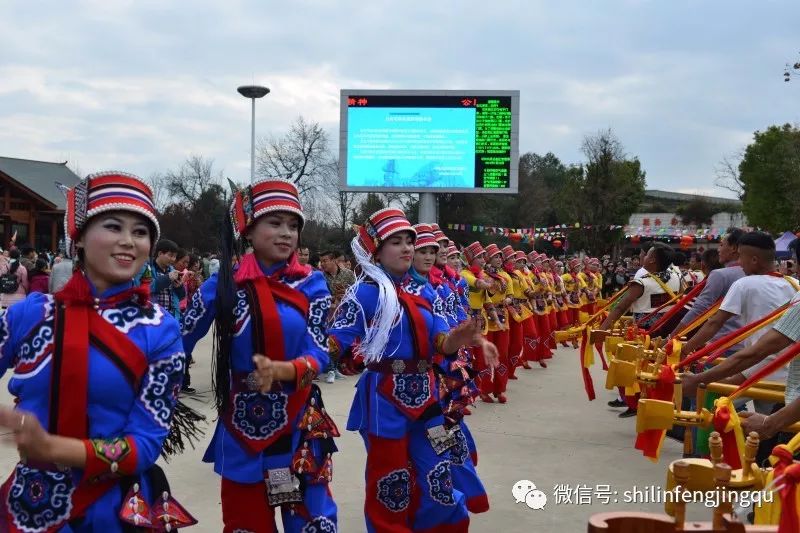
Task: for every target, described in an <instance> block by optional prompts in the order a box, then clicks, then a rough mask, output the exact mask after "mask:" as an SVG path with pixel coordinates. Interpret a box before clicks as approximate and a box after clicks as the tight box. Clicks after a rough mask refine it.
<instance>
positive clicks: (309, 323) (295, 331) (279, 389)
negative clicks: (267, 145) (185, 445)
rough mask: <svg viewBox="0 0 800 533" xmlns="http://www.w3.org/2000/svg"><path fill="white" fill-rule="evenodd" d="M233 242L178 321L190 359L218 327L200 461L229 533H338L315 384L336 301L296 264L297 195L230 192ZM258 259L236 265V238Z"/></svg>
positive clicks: (327, 424) (271, 183) (290, 188)
mask: <svg viewBox="0 0 800 533" xmlns="http://www.w3.org/2000/svg"><path fill="white" fill-rule="evenodd" d="M230 222H231V223H232V228H230V229H231V231H230V232H229V233H230V235H231V238H229V242H227V243H225V245H224V247H223V258H222V261H221V263H220V271H219V273H218V274H215V275H213V276H211V277H210V278H209V279H208V281H206V282H205V283H203V285H202V286H201V287H200V289H199V290H198V291H197V292H196V293H195V295H194V297H193V298H192V301H191V302H190V303H189V306H188V309H187V311H186V313H185V315H184V319H183V341H184V347H185V349H186V352H187V353H191V351H192V350H193V349H194V346H195V344H196V343H197V341H198V340H200V339H201V338H203V337H204V336H205V335H206V333H207V332H208V330H209V328H210V327H211V325H212V324H215V326H216V327H215V335H216V338H215V346H214V350H215V353H214V365H215V366H214V391H215V400H216V408H217V412H218V413H219V419H218V422H217V427H216V430H215V432H214V437H213V439H212V440H211V444H210V445H209V447H208V450H207V451H206V454H205V456H204V458H203V460H204V461H206V462H210V463H214V471H215V472H216V473H217V474H219V475H220V476H222V519H223V522H224V524H225V529H224V531H225V532H226V533H229V532H252V533H267V532H274V531H277V528H276V523H275V508H276V507H280V508H281V514H282V521H283V531H285V532H300V531H302V532H314V531H320V532H322V531H325V532H332V531H336V504H335V503H334V501H333V497H332V495H331V492H330V489H329V486H328V483H329V482H330V480H331V476H332V463H331V455H332V454H333V453H334V452H335V451H336V447H335V445H334V443H333V437H335V436H338V435H339V433H338V430H337V429H336V426H335V424H334V423H333V421H332V420H331V418H330V417H329V416H328V414H327V413H326V412H325V408H324V406H323V404H322V398H321V396H320V391H319V388H318V387H317V386H316V385H313V384H312V380H313V378H314V376H316V375H317V374H318V373H319V372H320V370H321V369H326V368H327V367H328V352H327V334H326V331H325V320H326V319H327V317H328V311H329V307H330V301H331V297H330V293H329V292H328V287H327V284H326V283H325V278H324V277H323V275H322V273H321V272H319V271H314V270H312V269H311V268H310V267H308V266H302V265H300V264H299V263H298V261H297V253H296V251H297V248H298V244H299V238H300V232H301V230H302V227H303V223H304V217H303V211H302V208H301V206H300V200H299V198H298V194H297V188H296V187H295V186H294V184H292V183H291V182H289V181H286V180H278V179H269V180H263V181H259V182H256V183H254V184H253V185H252V186H249V187H247V188H246V189H245V190H243V191H239V192H237V193H236V194H235V197H234V201H233V205H232V207H231V219H230ZM240 236H243V237H244V238H245V239H247V240H248V241H249V244H250V246H252V247H253V253H251V254H247V255H245V256H243V257H242V258H241V261H240V262H239V268H238V270H236V272H235V273H234V272H233V271H232V269H231V268H230V265H231V257H230V256H231V255H232V254H233V253H234V248H235V247H234V242H233V241H234V238H235V240H238V239H239V237H240Z"/></svg>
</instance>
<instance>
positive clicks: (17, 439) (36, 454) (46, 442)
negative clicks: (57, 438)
mask: <svg viewBox="0 0 800 533" xmlns="http://www.w3.org/2000/svg"><path fill="white" fill-rule="evenodd" d="M0 427H2V428H5V429H6V430H10V431H11V434H7V435H6V437H5V440H6V441H7V442H9V441H10V442H13V443H14V444H15V445H16V447H17V450H18V451H19V456H20V460H22V461H23V462H24V461H27V460H32V461H42V462H51V460H52V458H51V451H52V450H51V446H50V444H51V441H52V435H50V433H48V432H47V431H45V429H44V428H43V427H42V425H41V424H40V423H39V419H37V418H36V415H34V414H33V413H29V412H27V411H20V410H17V409H13V408H11V407H8V406H5V405H0Z"/></svg>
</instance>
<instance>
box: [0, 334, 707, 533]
mask: <svg viewBox="0 0 800 533" xmlns="http://www.w3.org/2000/svg"><path fill="white" fill-rule="evenodd" d="M210 354H211V337H210V336H208V337H206V339H204V340H203V341H202V342H201V343H200V344H199V345H198V349H197V351H196V355H195V357H196V359H197V364H196V365H195V366H194V367H193V372H192V374H193V380H194V384H195V386H196V387H197V388H198V390H199V391H201V394H198V395H196V396H193V397H188V400H187V401H188V403H189V404H190V405H192V406H193V407H195V408H198V409H199V410H201V411H203V412H205V413H206V414H207V415H208V416H209V419H213V415H212V413H211V412H210V409H209V403H210V393H209V389H210V383H211V379H210V364H209V357H210ZM518 374H519V380H517V381H512V382H510V387H509V388H510V390H509V393H508V397H509V403H508V404H506V405H499V404H492V405H487V404H482V403H481V404H479V405H478V406H477V408H476V409H475V410H474V414H473V415H472V416H470V417H468V419H467V420H468V424H469V426H470V429H471V430H472V433H473V435H474V436H475V440H476V441H477V444H478V452H479V454H480V461H479V466H478V471H479V473H480V475H481V478H482V479H483V482H484V484H485V485H486V488H487V490H488V493H489V498H490V503H491V510H490V511H489V512H488V513H484V514H481V515H477V516H474V517H473V520H472V528H471V531H477V532H483V531H485V532H497V531H504V532H528V531H547V532H552V531H561V532H572V531H585V530H586V522H587V518H588V517H589V515H591V514H592V513H596V512H603V511H607V510H630V511H633V510H646V511H654V512H659V511H661V507H662V506H661V505H659V504H641V503H637V504H633V503H623V496H624V494H623V491H626V490H632V489H633V487H634V486H639V487H643V486H649V485H663V484H664V480H665V472H666V465H667V464H668V462H669V461H671V460H674V459H676V458H678V457H679V454H680V446H679V445H678V444H677V443H674V442H672V441H669V440H667V441H666V442H665V445H664V452H663V454H662V458H661V462H660V463H659V464H654V463H652V462H650V461H648V460H647V459H645V458H643V457H642V456H641V455H640V454H639V453H638V452H636V451H635V450H634V449H633V441H634V427H635V423H636V419H635V418H629V419H624V420H621V419H619V418H617V416H616V414H617V412H618V411H619V410H618V409H611V408H609V407H607V406H606V401H608V400H610V399H612V398H613V396H612V394H611V393H610V392H608V391H605V390H604V389H603V383H604V381H605V378H604V373H603V372H602V369H600V368H599V366H598V367H595V368H594V369H593V375H594V379H595V384H596V385H597V393H598V399H597V400H595V401H594V402H588V401H587V400H586V397H585V393H584V392H583V388H582V382H581V378H580V374H579V370H578V355H577V352H576V351H575V350H572V349H564V348H561V349H559V350H558V352H557V353H556V355H555V358H554V359H552V360H551V361H550V363H549V368H547V369H540V368H536V369H534V370H520V371H519V372H518ZM355 380H356V378H355V377H350V378H348V379H347V380H345V381H337V382H336V383H335V384H333V385H327V384H325V383H321V384H320V386H321V387H322V391H323V397H324V399H325V404H326V406H327V408H328V410H329V411H330V412H331V413H332V414H333V416H334V418H335V420H336V422H337V423H338V424H339V427H340V429H341V430H342V433H343V434H342V437H341V438H340V439H339V442H338V446H339V449H340V450H341V451H340V453H338V454H337V455H336V456H335V457H334V481H333V494H334V497H335V498H336V501H337V503H338V506H339V524H340V525H339V530H340V531H342V532H345V533H351V532H360V531H364V518H363V512H362V507H363V491H364V460H365V453H364V448H363V445H362V442H361V439H360V438H358V437H357V435H355V434H353V433H349V432H346V431H344V425H345V420H346V417H347V413H348V410H349V407H350V401H351V399H352V396H353V384H354V383H355ZM0 401H3V402H9V401H10V398H9V396H8V393H7V392H6V391H5V390H3V391H2V394H0ZM210 434H211V431H208V432H207V438H206V441H207V440H208V438H209V437H210ZM204 450H205V445H202V446H200V447H199V448H198V449H197V450H194V451H191V452H189V453H186V454H185V455H183V456H181V457H179V458H177V459H175V460H173V461H172V462H171V463H169V464H168V465H166V471H167V474H168V476H169V479H170V482H171V484H172V486H173V490H174V492H175V495H176V497H177V498H178V499H179V500H180V501H181V502H183V503H184V504H185V505H186V506H187V507H188V508H189V510H190V511H191V512H192V513H194V515H195V516H196V517H197V518H198V520H199V521H200V524H199V526H197V527H195V528H193V529H191V530H190V531H198V532H199V531H202V532H219V531H221V530H222V527H221V519H220V502H219V481H218V478H217V476H216V474H214V473H213V470H212V468H211V466H210V465H207V464H204V463H202V462H201V460H200V458H201V456H202V454H203V451H204ZM15 461H16V452H15V451H14V450H13V449H11V448H3V449H2V450H1V451H0V469H2V470H3V471H4V472H10V471H11V469H12V465H13V464H14V462H15ZM520 479H529V480H531V481H533V482H534V483H535V484H536V485H537V487H538V488H539V489H540V490H542V491H544V492H545V493H546V495H547V498H548V503H547V505H546V507H545V508H544V509H543V510H532V509H530V508H528V507H527V506H526V505H525V504H524V503H519V504H515V501H514V498H513V496H512V494H511V488H512V486H513V485H514V483H516V482H517V481H518V480H520ZM560 484H565V485H567V486H568V487H570V488H571V489H572V492H573V495H572V499H573V503H572V504H568V503H557V502H556V497H555V495H554V488H555V486H556V485H560ZM578 485H583V486H585V487H587V488H586V489H581V490H580V493H581V496H582V497H586V496H589V497H590V499H591V505H586V504H578V502H577V499H576V494H575V492H576V490H577V487H578ZM598 486H599V487H598ZM604 486H608V489H609V490H610V491H617V493H618V494H617V495H616V496H615V495H613V494H611V493H605V487H604ZM606 497H608V498H609V500H610V502H609V504H608V505H606V504H604V503H603V500H605V499H606ZM614 498H617V499H618V500H619V502H618V503H617V504H616V505H614V504H612V503H611V501H613V499H614ZM690 516H691V517H692V518H694V519H697V518H703V519H710V512H709V511H706V510H705V509H703V508H702V507H701V508H700V509H695V510H694V512H690Z"/></svg>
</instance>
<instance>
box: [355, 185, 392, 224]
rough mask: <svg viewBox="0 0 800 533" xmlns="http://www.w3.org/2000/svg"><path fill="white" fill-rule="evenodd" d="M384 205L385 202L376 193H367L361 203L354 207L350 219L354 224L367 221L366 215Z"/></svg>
mask: <svg viewBox="0 0 800 533" xmlns="http://www.w3.org/2000/svg"><path fill="white" fill-rule="evenodd" d="M384 207H386V204H385V203H384V201H383V199H382V198H381V197H380V195H379V194H378V193H374V192H370V193H367V194H366V196H364V198H362V200H361V203H359V204H358V207H356V209H355V211H354V212H353V216H352V217H351V219H352V221H353V223H354V224H359V225H361V224H364V222H366V221H367V217H369V216H370V215H371V214H372V213H374V212H375V211H380V210H381V209H383V208H384Z"/></svg>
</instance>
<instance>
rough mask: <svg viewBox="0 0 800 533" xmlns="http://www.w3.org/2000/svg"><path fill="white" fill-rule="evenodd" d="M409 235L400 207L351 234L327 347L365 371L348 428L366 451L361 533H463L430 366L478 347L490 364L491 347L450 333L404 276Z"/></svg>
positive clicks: (464, 515)
mask: <svg viewBox="0 0 800 533" xmlns="http://www.w3.org/2000/svg"><path fill="white" fill-rule="evenodd" d="M415 238H416V232H415V231H414V228H413V227H412V226H411V224H410V223H409V222H408V220H407V219H406V216H405V214H404V213H403V212H402V211H400V210H399V209H392V208H389V209H383V210H381V211H378V212H377V213H374V214H373V215H372V216H370V217H369V219H368V220H367V222H366V224H365V225H364V226H363V227H359V228H358V235H357V236H356V238H355V239H353V242H352V248H353V252H354V254H355V257H356V260H357V262H358V266H359V269H360V272H359V277H358V280H357V283H356V284H355V285H354V286H352V287H351V288H350V289H349V290H348V292H347V293H346V295H345V297H344V299H343V301H342V303H341V305H340V306H339V308H338V310H337V313H336V316H335V318H334V323H333V324H332V326H331V328H330V330H329V333H330V339H329V344H330V347H331V350H332V351H333V352H336V351H338V352H339V353H342V354H346V355H347V357H346V358H345V361H348V360H349V363H350V364H351V365H356V364H362V363H363V364H364V365H365V366H366V371H365V372H364V374H363V375H362V376H361V378H360V379H359V382H358V384H357V385H356V397H355V399H354V401H353V405H352V407H351V410H350V416H349V419H348V423H347V429H349V430H352V431H359V432H360V434H361V436H362V438H363V439H364V443H365V445H366V448H367V465H366V498H365V505H364V507H365V516H366V523H367V530H368V531H371V532H398V533H399V532H411V531H414V532H444V533H449V532H462V531H467V530H468V528H469V514H468V512H467V506H466V498H465V496H464V494H463V493H462V492H461V491H459V490H457V489H454V488H453V481H452V477H451V473H450V449H451V448H452V447H453V446H455V445H456V442H457V439H456V437H455V436H454V435H453V433H451V432H450V431H448V430H447V429H445V427H444V417H443V415H442V409H441V405H440V403H439V386H438V382H437V380H436V379H435V378H434V374H433V363H432V361H433V357H434V355H435V354H436V353H437V352H438V353H443V354H447V355H450V356H452V355H454V354H455V353H456V352H458V350H459V349H460V348H461V347H462V346H464V345H469V344H481V345H482V346H483V348H484V350H485V351H486V354H487V359H488V360H489V362H490V364H496V362H497V350H496V349H495V347H494V346H493V345H491V344H489V343H486V342H485V341H484V340H483V339H482V338H481V337H480V331H479V326H478V324H477V322H475V321H467V322H465V323H464V324H462V325H460V326H459V327H457V328H455V329H453V330H450V328H449V327H448V325H447V321H446V319H445V318H444V317H443V304H442V301H441V299H439V298H438V297H437V295H436V293H435V292H434V290H433V288H432V287H431V285H430V284H429V283H427V282H426V281H425V280H424V279H420V277H419V276H418V275H414V272H413V270H412V269H411V263H412V260H413V257H414V240H415ZM356 341H358V344H357V346H355V347H354V344H355V343H356ZM351 352H355V353H354V354H352V353H351Z"/></svg>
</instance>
